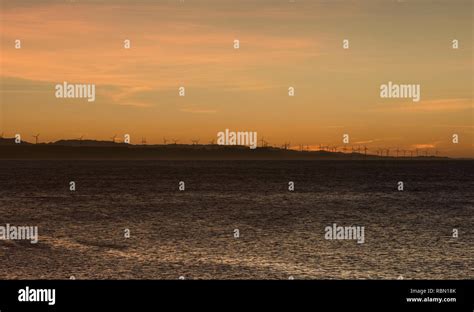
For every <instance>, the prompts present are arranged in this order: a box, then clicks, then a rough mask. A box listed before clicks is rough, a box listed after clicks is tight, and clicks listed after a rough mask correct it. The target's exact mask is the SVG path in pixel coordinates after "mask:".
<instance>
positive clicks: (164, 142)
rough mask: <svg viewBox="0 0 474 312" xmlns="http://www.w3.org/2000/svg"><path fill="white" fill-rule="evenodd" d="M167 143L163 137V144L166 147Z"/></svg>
mask: <svg viewBox="0 0 474 312" xmlns="http://www.w3.org/2000/svg"><path fill="white" fill-rule="evenodd" d="M167 142H168V140H167V139H166V138H165V137H163V144H164V145H166V143H167Z"/></svg>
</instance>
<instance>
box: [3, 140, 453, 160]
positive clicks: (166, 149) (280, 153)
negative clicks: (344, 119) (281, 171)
mask: <svg viewBox="0 0 474 312" xmlns="http://www.w3.org/2000/svg"><path fill="white" fill-rule="evenodd" d="M0 159H91V160H94V159H97V160H99V159H107V160H114V159H115V160H127V159H129V160H381V159H397V160H412V159H417V160H428V159H430V160H443V159H449V158H448V157H435V156H418V157H403V156H400V157H395V156H377V155H373V154H370V152H367V154H365V153H364V152H352V153H351V152H346V153H342V152H329V151H306V150H303V151H300V150H294V149H285V148H278V147H270V146H267V147H257V148H256V149H250V148H249V147H246V146H224V145H216V144H209V145H201V144H194V145H191V144H166V145H164V144H157V145H151V144H150V145H137V144H125V143H114V142H112V141H96V140H60V141H56V142H51V143H38V144H32V143H29V142H25V141H23V142H21V143H19V144H17V143H15V140H14V139H11V138H0Z"/></svg>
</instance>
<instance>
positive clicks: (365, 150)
mask: <svg viewBox="0 0 474 312" xmlns="http://www.w3.org/2000/svg"><path fill="white" fill-rule="evenodd" d="M367 150H368V148H367V146H365V145H364V155H365V156H367Z"/></svg>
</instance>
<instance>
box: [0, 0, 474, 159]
mask: <svg viewBox="0 0 474 312" xmlns="http://www.w3.org/2000/svg"><path fill="white" fill-rule="evenodd" d="M0 3H1V14H0V26H1V27H0V44H1V46H0V87H1V88H0V101H1V102H0V133H4V136H5V137H13V136H14V135H15V134H17V133H19V134H21V135H22V138H23V139H24V140H26V141H34V138H33V137H32V135H34V134H37V133H40V138H39V139H40V141H41V142H49V141H55V140H58V139H73V138H78V137H81V136H83V137H84V138H89V139H99V140H110V138H111V137H112V136H114V135H118V137H122V136H123V135H125V134H129V135H130V136H131V140H132V143H140V141H141V139H142V137H146V140H147V142H148V143H162V142H163V138H164V137H165V138H167V139H168V140H171V139H176V140H179V142H180V143H191V139H198V138H199V139H200V143H207V142H209V141H211V140H213V139H214V140H215V139H216V136H217V133H218V132H220V131H223V130H225V129H230V130H232V131H256V132H257V134H258V139H261V138H265V140H266V141H268V142H269V144H272V145H275V146H280V145H282V144H284V143H285V142H291V146H293V147H295V148H296V147H297V146H299V145H300V144H304V145H307V146H308V148H309V149H317V147H318V146H319V144H323V145H331V146H339V148H341V147H342V145H343V142H342V139H343V135H344V134H348V135H349V138H350V141H349V144H348V148H350V147H351V146H358V145H361V146H364V145H365V146H367V147H368V148H369V151H368V152H369V153H375V151H376V150H377V149H379V148H390V149H396V148H399V149H401V150H402V149H403V150H414V149H416V148H418V149H422V150H423V149H426V150H428V151H429V152H430V153H434V151H435V150H437V151H438V152H439V153H440V155H441V156H451V157H474V152H473V151H474V140H473V139H474V126H473V125H474V123H473V116H474V115H473V104H472V103H473V101H472V99H473V93H472V92H473V50H472V48H473V34H472V29H473V25H472V22H473V16H472V11H473V10H472V9H473V8H472V6H473V2H472V1H470V0H466V1H463V0H454V1H428V0H424V1H410V0H405V1H403V0H399V1H391V0H386V1H385V0H381V1H375V0H374V1H372V0H367V1H350V0H347V1H317V0H307V1H302V0H294V1H292V0H287V1H278V0H274V1H258V0H254V1H248V0H245V1H244V0H241V1H230V0H220V1H217V0H216V1H204V0H184V1H181V0H168V1H151V0H149V1H143V0H142V1H140V0H138V1H125V0H123V1H117V0H111V1H100V0H95V1H79V0H74V1H41V0H35V1H32V0H28V1H26V0H25V1H22V0H19V1H6V0H0ZM346 39H347V40H349V48H348V49H344V48H343V40H346ZM454 39H456V40H458V42H459V47H458V49H453V47H452V41H453V40H454ZM15 40H21V48H20V49H17V48H15ZM124 40H130V43H131V46H130V48H129V49H126V48H124ZM234 40H239V42H240V47H239V49H234ZM64 81H67V82H68V83H82V84H95V86H96V99H95V101H94V102H88V101H87V99H63V98H56V97H55V91H56V90H55V86H56V85H57V84H62V83H63V82H64ZM389 81H392V82H393V83H398V84H419V85H420V89H421V99H420V101H419V102H413V101H412V99H410V98H381V97H380V86H381V85H382V84H387V83H388V82H389ZM179 87H185V92H186V93H185V96H184V97H181V96H179V94H178V89H179ZM289 87H294V89H295V94H294V96H292V97H291V96H288V88H289ZM453 134H457V135H458V137H459V143H457V144H454V143H453V142H452V137H453Z"/></svg>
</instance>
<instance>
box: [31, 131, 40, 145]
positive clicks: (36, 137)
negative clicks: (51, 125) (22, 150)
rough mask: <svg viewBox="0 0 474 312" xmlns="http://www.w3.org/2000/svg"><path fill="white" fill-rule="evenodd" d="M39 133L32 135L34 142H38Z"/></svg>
mask: <svg viewBox="0 0 474 312" xmlns="http://www.w3.org/2000/svg"><path fill="white" fill-rule="evenodd" d="M39 136H40V135H39V133H38V134H37V135H32V137H34V138H35V144H38V138H39Z"/></svg>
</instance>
